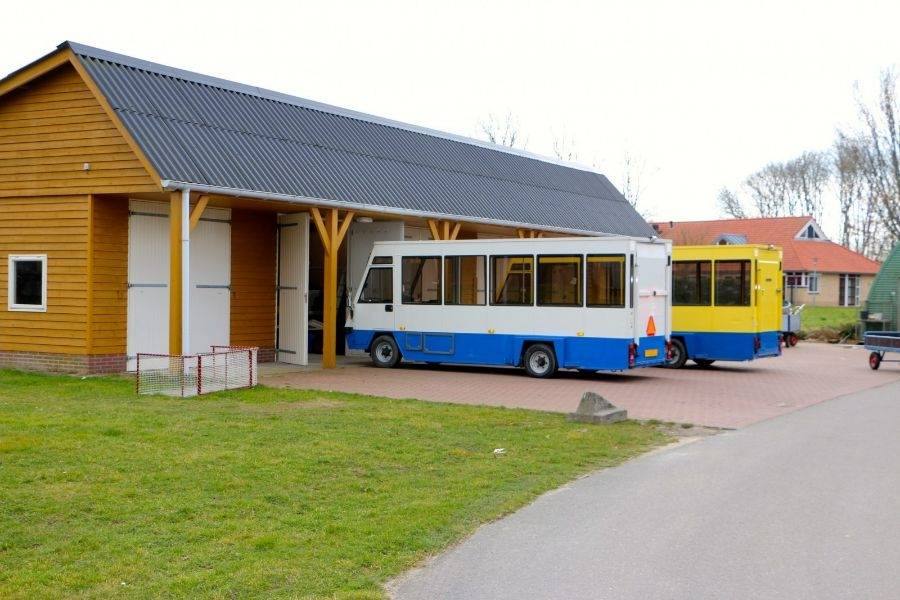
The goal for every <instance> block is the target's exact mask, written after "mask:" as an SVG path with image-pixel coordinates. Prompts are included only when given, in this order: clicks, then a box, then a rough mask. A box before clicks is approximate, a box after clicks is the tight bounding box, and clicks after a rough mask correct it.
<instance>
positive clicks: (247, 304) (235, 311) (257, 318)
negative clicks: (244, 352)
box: [231, 209, 276, 348]
mask: <svg viewBox="0 0 900 600" xmlns="http://www.w3.org/2000/svg"><path fill="white" fill-rule="evenodd" d="M275 227H276V215H275V213H272V212H261V211H249V210H237V209H233V210H232V211H231V290H232V296H231V344H232V345H235V346H259V347H260V348H274V347H275Z"/></svg>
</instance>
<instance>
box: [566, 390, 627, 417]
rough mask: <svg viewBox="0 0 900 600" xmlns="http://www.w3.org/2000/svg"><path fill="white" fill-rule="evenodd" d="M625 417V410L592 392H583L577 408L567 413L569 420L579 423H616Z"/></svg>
mask: <svg viewBox="0 0 900 600" xmlns="http://www.w3.org/2000/svg"><path fill="white" fill-rule="evenodd" d="M627 418H628V411H627V410H625V409H624V408H618V407H616V406H613V405H612V404H611V403H610V402H609V400H607V399H606V398H604V397H603V396H601V395H600V394H595V393H594V392H585V393H584V394H583V395H582V396H581V402H579V403H578V410H576V411H575V412H573V413H569V420H570V421H577V422H579V423H598V424H599V423H617V422H618V421H624V420H625V419H627Z"/></svg>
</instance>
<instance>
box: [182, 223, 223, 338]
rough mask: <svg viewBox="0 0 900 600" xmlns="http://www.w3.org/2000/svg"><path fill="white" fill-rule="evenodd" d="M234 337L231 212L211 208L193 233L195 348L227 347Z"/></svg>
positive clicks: (192, 294) (193, 329)
mask: <svg viewBox="0 0 900 600" xmlns="http://www.w3.org/2000/svg"><path fill="white" fill-rule="evenodd" d="M230 335H231V211H230V210H228V209H224V208H207V209H206V210H205V211H203V217H202V218H201V219H200V221H199V222H198V223H197V226H196V227H195V228H194V230H193V231H191V347H190V349H188V351H187V352H186V354H198V353H200V352H209V351H210V347H211V346H227V345H228V341H229V339H230Z"/></svg>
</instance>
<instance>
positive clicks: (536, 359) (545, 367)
mask: <svg viewBox="0 0 900 600" xmlns="http://www.w3.org/2000/svg"><path fill="white" fill-rule="evenodd" d="M524 362H525V372H526V373H528V374H529V375H531V376H532V377H552V376H553V374H554V373H556V354H554V352H553V348H551V347H550V346H548V345H546V344H534V345H533V346H529V347H528V350H526V351H525V361H524Z"/></svg>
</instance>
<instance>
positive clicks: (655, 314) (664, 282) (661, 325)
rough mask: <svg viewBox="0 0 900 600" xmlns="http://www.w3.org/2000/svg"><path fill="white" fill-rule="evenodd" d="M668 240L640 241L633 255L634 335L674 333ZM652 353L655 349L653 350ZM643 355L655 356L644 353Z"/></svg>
mask: <svg viewBox="0 0 900 600" xmlns="http://www.w3.org/2000/svg"><path fill="white" fill-rule="evenodd" d="M666 248H667V246H666V245H664V244H638V245H637V248H636V253H635V254H633V255H632V258H631V260H632V262H633V276H632V280H633V282H634V283H633V286H632V292H631V297H632V299H633V301H634V336H635V340H636V341H639V340H640V339H641V338H647V337H656V336H662V337H664V338H668V336H669V334H670V333H671V325H670V323H671V321H670V319H671V300H670V295H669V280H670V268H671V266H670V264H669V255H668V253H667V252H666ZM651 354H652V353H651ZM640 358H655V357H653V356H644V352H643V351H641V353H640Z"/></svg>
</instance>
